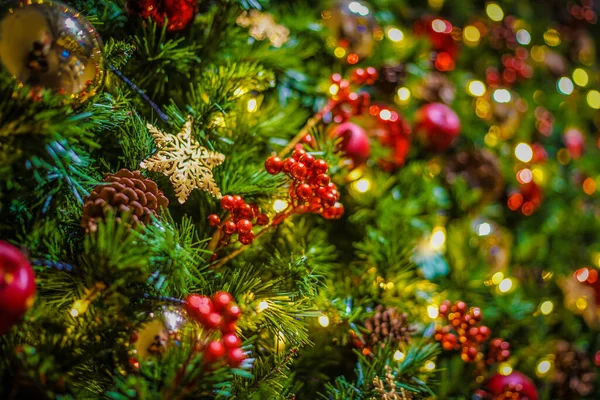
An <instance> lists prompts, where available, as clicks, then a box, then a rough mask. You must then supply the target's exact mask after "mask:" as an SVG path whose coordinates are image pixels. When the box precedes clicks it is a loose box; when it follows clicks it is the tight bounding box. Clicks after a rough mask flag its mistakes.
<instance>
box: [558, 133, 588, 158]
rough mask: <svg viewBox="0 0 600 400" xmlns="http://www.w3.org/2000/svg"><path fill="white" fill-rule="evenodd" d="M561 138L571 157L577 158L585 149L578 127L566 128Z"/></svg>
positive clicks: (583, 138)
mask: <svg viewBox="0 0 600 400" xmlns="http://www.w3.org/2000/svg"><path fill="white" fill-rule="evenodd" d="M563 139H564V141H565V146H567V150H569V154H570V155H571V157H573V158H574V159H578V158H580V157H581V156H582V155H583V151H584V149H585V137H584V136H583V133H581V131H580V130H579V129H576V128H570V129H567V130H566V131H565V133H564V135H563Z"/></svg>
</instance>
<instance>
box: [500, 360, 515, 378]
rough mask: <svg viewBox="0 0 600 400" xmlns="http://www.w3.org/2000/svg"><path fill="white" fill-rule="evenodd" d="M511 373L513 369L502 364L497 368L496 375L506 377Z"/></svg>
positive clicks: (506, 364)
mask: <svg viewBox="0 0 600 400" xmlns="http://www.w3.org/2000/svg"><path fill="white" fill-rule="evenodd" d="M512 372H513V369H512V367H511V366H510V364H508V363H502V364H500V365H499V366H498V373H500V375H504V376H507V375H510V374H512Z"/></svg>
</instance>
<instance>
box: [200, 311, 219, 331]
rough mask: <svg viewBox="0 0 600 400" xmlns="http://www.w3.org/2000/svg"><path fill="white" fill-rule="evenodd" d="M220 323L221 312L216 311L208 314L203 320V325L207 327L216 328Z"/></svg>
mask: <svg viewBox="0 0 600 400" xmlns="http://www.w3.org/2000/svg"><path fill="white" fill-rule="evenodd" d="M222 323H223V317H221V314H219V313H216V312H212V313H210V314H208V317H207V318H206V319H205V320H204V326H206V327H207V328H208V329H215V328H218V327H219V326H221V324H222Z"/></svg>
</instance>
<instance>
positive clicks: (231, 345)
mask: <svg viewBox="0 0 600 400" xmlns="http://www.w3.org/2000/svg"><path fill="white" fill-rule="evenodd" d="M222 340H223V344H224V345H225V348H227V349H235V348H237V347H240V346H241V345H242V341H241V340H240V338H239V337H237V336H236V335H235V333H227V334H225V335H223V339H222Z"/></svg>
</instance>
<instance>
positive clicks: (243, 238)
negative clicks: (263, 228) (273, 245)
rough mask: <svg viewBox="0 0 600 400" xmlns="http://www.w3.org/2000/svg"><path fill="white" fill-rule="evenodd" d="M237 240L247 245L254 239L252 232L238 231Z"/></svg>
mask: <svg viewBox="0 0 600 400" xmlns="http://www.w3.org/2000/svg"><path fill="white" fill-rule="evenodd" d="M238 239H239V241H240V243H241V244H243V245H248V244H250V243H252V242H253V241H254V232H252V231H250V232H246V233H240V236H239V238H238Z"/></svg>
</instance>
